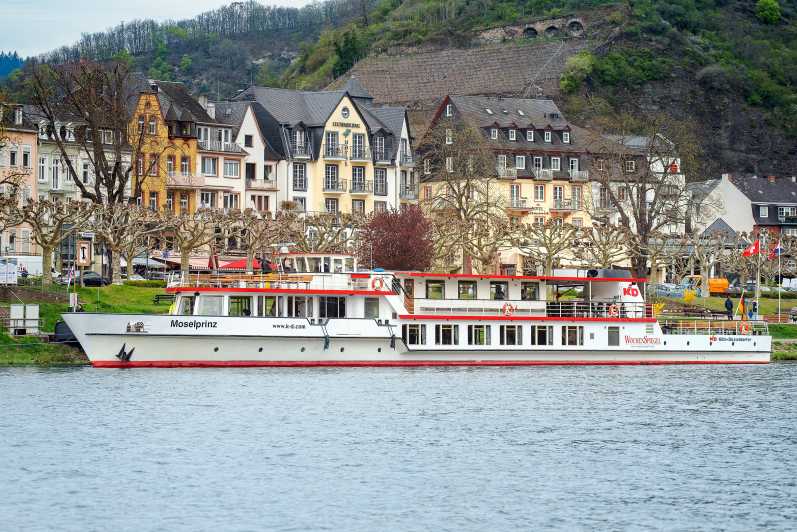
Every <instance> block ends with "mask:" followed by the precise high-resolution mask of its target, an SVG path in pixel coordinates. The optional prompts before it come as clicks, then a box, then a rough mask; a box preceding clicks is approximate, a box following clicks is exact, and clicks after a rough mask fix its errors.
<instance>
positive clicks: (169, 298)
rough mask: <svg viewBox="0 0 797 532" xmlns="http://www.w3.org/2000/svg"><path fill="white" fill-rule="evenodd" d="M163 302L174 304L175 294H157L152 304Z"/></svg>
mask: <svg viewBox="0 0 797 532" xmlns="http://www.w3.org/2000/svg"><path fill="white" fill-rule="evenodd" d="M161 301H167V302H169V303H172V302H174V294H155V297H153V298H152V302H153V303H154V304H156V305H157V304H159V303H160V302H161Z"/></svg>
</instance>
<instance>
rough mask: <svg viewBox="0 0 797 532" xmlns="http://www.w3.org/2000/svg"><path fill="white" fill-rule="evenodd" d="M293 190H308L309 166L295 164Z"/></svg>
mask: <svg viewBox="0 0 797 532" xmlns="http://www.w3.org/2000/svg"><path fill="white" fill-rule="evenodd" d="M293 190H297V191H304V190H307V165H306V164H305V163H293Z"/></svg>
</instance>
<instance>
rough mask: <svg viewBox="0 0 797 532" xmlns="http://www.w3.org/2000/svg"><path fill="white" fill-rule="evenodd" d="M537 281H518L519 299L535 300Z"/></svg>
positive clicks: (538, 287)
mask: <svg viewBox="0 0 797 532" xmlns="http://www.w3.org/2000/svg"><path fill="white" fill-rule="evenodd" d="M539 290H540V284H539V283H520V299H521V301H537V300H538V299H539V295H538V294H539Z"/></svg>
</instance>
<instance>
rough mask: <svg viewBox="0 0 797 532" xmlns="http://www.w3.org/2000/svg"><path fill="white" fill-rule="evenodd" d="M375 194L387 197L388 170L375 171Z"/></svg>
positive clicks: (379, 169) (378, 169) (376, 169)
mask: <svg viewBox="0 0 797 532" xmlns="http://www.w3.org/2000/svg"><path fill="white" fill-rule="evenodd" d="M374 194H376V195H377V196H387V170H386V169H384V168H375V169H374Z"/></svg>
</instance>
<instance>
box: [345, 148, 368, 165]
mask: <svg viewBox="0 0 797 532" xmlns="http://www.w3.org/2000/svg"><path fill="white" fill-rule="evenodd" d="M349 159H351V160H352V161H362V162H367V161H370V160H371V150H370V149H368V148H366V147H365V146H352V147H351V155H350V156H349Z"/></svg>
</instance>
